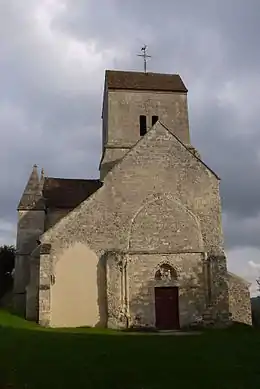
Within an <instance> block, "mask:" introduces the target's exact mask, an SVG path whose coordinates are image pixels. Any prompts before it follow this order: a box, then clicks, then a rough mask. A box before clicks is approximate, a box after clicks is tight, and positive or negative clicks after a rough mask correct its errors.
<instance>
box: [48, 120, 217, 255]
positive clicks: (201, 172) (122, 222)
mask: <svg viewBox="0 0 260 389" xmlns="http://www.w3.org/2000/svg"><path fill="white" fill-rule="evenodd" d="M167 193H168V194H169V195H171V196H172V197H174V199H175V200H176V201H177V202H179V203H180V204H182V205H183V207H184V208H186V209H187V210H190V211H191V212H192V213H193V214H194V215H195V216H196V217H197V218H198V220H199V223H200V226H201V234H202V236H203V240H204V245H205V247H206V248H207V246H208V247H209V246H210V247H212V246H214V247H222V230H221V213H220V200H219V189H218V179H217V178H216V176H215V175H214V173H212V172H211V171H210V170H209V169H208V168H207V167H206V166H205V165H204V164H203V163H202V162H201V161H200V160H199V159H198V158H196V157H195V156H194V155H193V154H192V153H191V152H190V151H189V150H188V149H187V148H186V147H185V146H184V145H183V144H182V143H181V142H180V141H179V140H178V139H177V138H176V137H174V136H173V135H172V133H171V132H170V131H168V130H167V129H166V128H165V127H164V126H163V125H162V124H161V123H157V124H156V125H155V126H154V127H153V128H152V129H151V130H150V131H149V132H148V133H147V134H146V135H145V136H144V137H143V138H142V139H140V140H139V141H138V142H137V143H136V145H135V146H134V147H133V148H132V149H131V150H130V151H129V152H128V153H127V154H126V155H125V156H124V157H123V158H122V160H121V161H120V162H119V163H118V164H117V165H116V166H114V168H113V169H112V170H111V171H110V172H109V173H108V174H107V176H106V178H105V180H104V183H103V186H102V187H101V188H100V189H99V190H98V191H97V192H95V193H93V194H92V195H91V196H90V197H89V198H88V199H86V200H85V201H83V202H82V203H81V204H80V205H79V206H78V207H77V208H75V209H74V210H73V211H72V212H70V213H69V214H68V215H67V216H65V217H64V218H63V219H62V220H60V221H59V222H58V223H57V224H56V225H55V226H54V227H53V228H51V229H50V230H49V231H48V232H47V233H45V234H44V236H43V237H42V239H41V241H42V242H46V243H53V244H54V243H55V242H56V243H55V245H57V247H61V246H64V245H65V246H69V245H71V244H73V242H75V241H78V242H86V244H88V245H89V247H90V248H91V249H93V250H94V251H99V250H101V251H103V250H109V249H119V250H126V249H127V242H128V241H129V234H131V225H132V220H133V218H134V215H136V213H137V211H138V209H140V208H141V207H143V206H144V205H145V204H147V203H148V202H150V201H151V200H152V198H153V197H156V196H158V197H160V196H164V195H165V194H167ZM184 208H182V209H184ZM165 217H167V215H165ZM151 231H152V230H151ZM148 233H149V231H148ZM162 239H164V237H163V236H162ZM165 239H166V238H165Z"/></svg>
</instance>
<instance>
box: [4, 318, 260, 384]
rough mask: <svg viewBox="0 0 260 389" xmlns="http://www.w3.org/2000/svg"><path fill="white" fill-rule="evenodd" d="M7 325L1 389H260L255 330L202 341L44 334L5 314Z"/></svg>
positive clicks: (72, 332) (106, 334) (258, 334)
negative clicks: (166, 388)
mask: <svg viewBox="0 0 260 389" xmlns="http://www.w3.org/2000/svg"><path fill="white" fill-rule="evenodd" d="M0 325H2V328H0V359H1V360H0V388H1V389H2V388H15V389H23V388H27V389H43V388H44V389H46V388H48V389H52V388H53V389H54V388H55V389H59V388H70V389H74V388H75V389H78V388H106V389H109V388H113V389H117V388H118V389H119V388H120V389H130V388H131V389H155V388H156V389H162V388H165V387H166V386H167V387H168V388H191V387H192V388H193V389H195V388H200V389H203V388H207V389H226V388H227V389H241V388H243V389H254V388H257V389H259V388H260V367H259V366H260V364H259V350H260V347H259V346H260V332H257V331H254V330H250V329H249V330H248V329H243V330H232V331H231V330H228V331H214V332H210V333H205V334H203V335H198V336H165V335H164V336H160V335H148V334H146V335H141V334H138V335H137V334H136V335H135V334H132V333H131V334H126V333H120V332H114V331H104V330H103V331H101V330H97V329H96V330H90V329H79V330H69V329H67V330H62V331H61V330H46V329H45V330H42V329H40V328H39V327H38V326H36V325H34V324H30V323H27V322H25V321H24V320H22V319H18V318H16V317H14V316H11V315H10V314H7V313H4V312H0ZM8 384H9V385H10V386H7V385H8ZM26 385H27V386H26Z"/></svg>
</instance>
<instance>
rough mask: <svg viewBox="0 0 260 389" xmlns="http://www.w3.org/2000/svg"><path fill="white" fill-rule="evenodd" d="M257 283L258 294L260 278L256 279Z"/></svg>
mask: <svg viewBox="0 0 260 389" xmlns="http://www.w3.org/2000/svg"><path fill="white" fill-rule="evenodd" d="M256 283H257V290H258V292H260V277H258V278H257V279H256Z"/></svg>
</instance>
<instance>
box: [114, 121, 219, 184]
mask: <svg viewBox="0 0 260 389" xmlns="http://www.w3.org/2000/svg"><path fill="white" fill-rule="evenodd" d="M156 154H157V155H156ZM142 155H143V158H144V159H145V160H146V161H147V160H148V155H149V156H150V160H151V161H154V163H156V162H159V158H161V160H163V159H165V158H167V157H168V158H170V157H172V158H173V159H175V160H176V159H180V157H182V158H181V159H182V161H183V162H185V163H184V164H185V168H187V169H189V168H190V167H192V169H194V167H195V166H197V167H198V169H200V171H201V174H203V172H204V173H205V172H206V174H208V175H210V176H214V177H215V178H216V179H217V180H220V178H219V177H218V175H217V174H216V173H215V172H214V171H213V170H212V169H211V168H210V167H209V166H208V165H206V164H205V163H204V162H203V161H202V159H201V158H199V157H198V156H197V155H195V154H194V153H193V152H192V151H191V150H190V148H189V147H188V146H186V145H185V144H184V143H183V142H181V141H180V139H179V138H178V137H177V136H176V135H175V134H174V132H173V131H172V130H169V129H168V128H167V127H166V126H165V125H164V124H162V123H161V122H160V121H157V123H156V124H155V125H154V126H153V127H152V128H151V129H150V130H149V131H148V132H147V133H146V134H145V135H144V136H143V137H141V138H140V139H139V140H138V142H137V143H136V144H135V146H133V147H132V148H131V149H130V150H129V151H128V152H127V153H126V154H125V155H124V157H123V158H122V159H121V160H120V161H119V162H118V164H117V165H121V169H122V167H123V165H124V168H125V162H124V160H127V159H128V158H129V157H130V156H131V157H132V158H135V157H136V158H138V159H141V156H142ZM132 162H133V161H132ZM179 162H181V161H179ZM160 163H161V161H160ZM176 166H177V165H176ZM176 166H175V168H176ZM115 168H116V167H115ZM113 170H114V169H113Z"/></svg>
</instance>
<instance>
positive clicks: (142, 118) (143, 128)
mask: <svg viewBox="0 0 260 389" xmlns="http://www.w3.org/2000/svg"><path fill="white" fill-rule="evenodd" d="M139 123H140V136H144V135H145V134H146V132H147V126H146V116H145V115H140V118H139Z"/></svg>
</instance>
